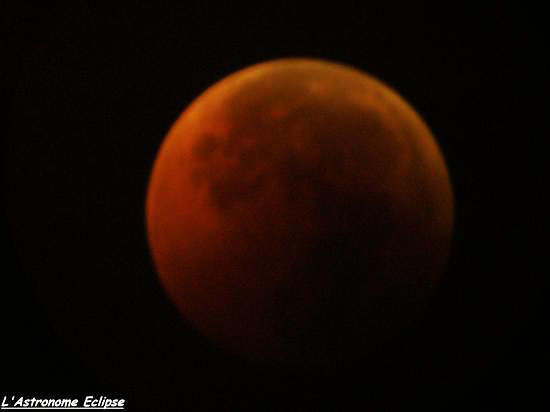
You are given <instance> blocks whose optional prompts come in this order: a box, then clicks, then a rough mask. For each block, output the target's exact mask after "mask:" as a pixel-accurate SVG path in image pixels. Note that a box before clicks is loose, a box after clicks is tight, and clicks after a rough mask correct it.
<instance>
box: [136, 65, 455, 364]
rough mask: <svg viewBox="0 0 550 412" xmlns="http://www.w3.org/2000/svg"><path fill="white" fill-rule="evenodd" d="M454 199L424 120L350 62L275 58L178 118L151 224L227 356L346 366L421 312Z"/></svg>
mask: <svg viewBox="0 0 550 412" xmlns="http://www.w3.org/2000/svg"><path fill="white" fill-rule="evenodd" d="M452 226H453V197H452V190H451V184H450V180H449V175H448V172H447V169H446V165H445V161H444V159H443V157H442V155H441V152H440V150H439V148H438V146H437V144H436V142H435V139H434V137H433V136H432V134H431V132H430V130H429V128H428V126H427V125H426V124H425V123H424V122H423V121H422V119H421V118H420V116H419V115H418V114H417V113H416V112H415V110H414V109H413V108H412V107H411V106H410V105H408V104H407V103H406V102H405V100H404V99H402V98H401V97H400V96H399V95H398V94H397V93H396V92H395V91H393V90H392V89H391V88H389V87H388V86H386V85H385V84H383V83H382V82H381V81H379V80H377V79H375V78H373V77H372V76H370V75H368V74H366V73H363V72H360V71H359V70H356V69H354V68H352V67H349V66H345V65H342V64H337V63H333V62H328V61H323V60H315V59H279V60H274V61H270V62H266V63H261V64H257V65H253V66H251V67H248V68H246V69H243V70H241V71H238V72H236V73H234V74H232V75H230V76H228V77H226V78H224V79H223V80H221V81H219V82H218V83H216V84H215V85H213V86H212V87H210V88H208V90H206V91H205V92H204V93H203V94H202V95H201V96H200V97H198V98H197V99H196V100H195V101H194V102H193V103H192V104H191V105H190V106H189V107H188V108H187V109H186V110H185V111H184V112H183V114H182V115H181V116H180V117H179V119H178V120H177V121H176V123H175V124H174V126H173V127H172V129H171V130H170V132H169V133H168V135H167V137H166V139H165V141H164V142H163V144H162V147H161V149H160V151H159V153H158V156H157V158H156V161H155V164H154V169H153V172H152V175H151V179H150V184H149V189H148V196H147V227H148V235H149V242H150V246H151V250H152V255H153V258H154V262H155V265H156V269H157V271H158V275H159V277H160V280H161V282H162V284H163V286H164V288H165V290H166V292H167V293H168V295H169V296H170V298H171V300H172V302H173V303H174V304H175V305H176V307H177V308H178V310H179V312H180V313H181V314H182V316H183V317H184V318H185V319H186V320H187V321H189V322H190V323H191V324H192V325H194V327H195V328H196V329H197V330H198V331H199V332H200V333H201V334H203V335H204V336H206V337H207V338H209V339H210V340H211V341H212V342H214V343H215V344H217V345H219V346H221V347H222V348H224V349H225V350H227V351H229V352H231V353H237V354H239V355H241V356H243V357H245V358H248V359H251V360H254V361H259V362H265V363H271V364H291V365H294V364H306V365H326V364H331V365H332V364H338V363H341V362H344V361H346V360H349V359H350V358H354V357H357V356H361V355H362V354H364V353H365V351H367V350H368V348H370V347H372V346H373V345H376V344H380V343H381V342H384V341H385V340H386V339H388V338H389V337H391V336H393V335H394V334H395V333H397V332H398V331H400V330H401V329H403V328H404V327H406V326H407V325H409V324H410V323H411V322H412V321H414V319H415V318H416V317H417V316H419V314H420V313H421V309H422V307H423V305H425V304H426V302H427V300H428V299H429V297H430V295H431V293H432V291H433V289H434V287H435V286H436V285H437V282H438V278H439V276H440V274H441V271H442V268H443V266H444V264H445V260H446V257H447V254H448V250H449V243H450V238H451V233H452Z"/></svg>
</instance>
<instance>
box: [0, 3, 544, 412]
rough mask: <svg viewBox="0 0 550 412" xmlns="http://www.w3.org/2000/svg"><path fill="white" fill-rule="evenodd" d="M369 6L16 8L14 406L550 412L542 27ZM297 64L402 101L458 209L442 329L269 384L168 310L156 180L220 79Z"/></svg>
mask: <svg viewBox="0 0 550 412" xmlns="http://www.w3.org/2000/svg"><path fill="white" fill-rule="evenodd" d="M364 3H365V2H363V3H362V6H354V7H351V6H345V5H340V4H338V3H335V4H330V5H325V6H323V5H321V4H316V5H315V7H305V6H302V7H300V6H297V5H296V4H294V5H292V6H287V7H285V6H283V5H279V4H277V5H268V4H258V5H257V6H256V7H255V8H245V7H242V8H238V7H236V6H234V5H226V6H223V7H221V8H220V6H219V5H210V4H209V3H208V2H202V3H200V5H196V6H190V5H187V4H189V3H188V2H181V4H179V5H176V4H175V3H171V2H166V3H163V5H162V6H155V7H153V4H155V3H153V2H151V3H149V5H143V4H142V3H139V4H128V5H122V4H119V5H118V6H116V7H110V8H99V7H92V6H91V5H89V4H87V3H80V2H71V3H66V4H65V3H52V2H36V3H31V2H12V3H9V2H6V3H2V4H3V5H2V8H3V10H2V26H3V32H4V33H5V34H4V35H3V36H2V37H3V42H2V47H3V50H2V54H3V56H4V57H6V58H5V59H4V63H3V67H2V74H3V78H4V79H5V80H6V82H5V83H4V84H3V87H4V96H7V98H8V103H9V105H8V112H7V113H8V119H7V122H5V123H4V135H5V137H6V138H5V158H4V164H5V168H4V177H5V180H4V193H5V195H6V196H5V201H4V206H5V211H6V212H5V214H4V220H3V225H4V227H5V233H6V234H7V235H6V236H5V238H7V240H8V241H7V246H6V248H5V251H6V252H7V259H5V264H4V268H3V269H2V275H1V277H2V279H1V289H0V293H1V300H2V308H1V310H2V312H1V319H0V321H1V322H2V323H1V324H0V328H1V330H2V333H1V334H0V336H1V338H0V339H1V342H2V351H1V352H0V378H1V380H0V397H1V396H4V395H28V396H43V397H62V396H70V397H79V396H80V397H81V396H83V395H84V396H85V395H96V396H99V395H109V396H111V397H114V398H120V397H124V398H126V399H127V403H128V409H130V410H155V411H163V410H172V409H174V410H202V409H215V410H246V409H253V410H280V411H295V410H296V411H298V410H350V409H351V408H352V407H353V408H358V410H382V409H383V410H423V411H427V410H446V411H449V410H457V411H458V410H471V411H493V410H494V411H502V410H529V409H530V408H533V407H537V408H542V409H544V407H546V408H548V406H550V401H549V400H548V395H550V393H549V392H548V387H549V386H548V384H549V383H550V382H549V380H550V379H549V378H548V367H549V366H550V350H549V349H548V347H549V344H550V339H549V338H548V334H547V327H548V314H549V306H548V303H547V300H548V297H549V288H548V280H546V279H545V275H547V269H546V271H545V269H544V268H543V266H542V259H540V251H541V250H542V248H543V247H544V242H543V241H542V240H539V239H541V238H543V237H542V236H541V235H542V234H543V229H542V227H543V225H542V220H541V218H542V215H541V214H540V213H539V212H540V205H541V203H542V201H543V195H542V194H543V193H544V192H545V191H547V189H546V188H545V186H544V179H543V176H542V174H541V173H540V172H538V171H537V168H538V165H539V163H537V161H535V158H536V157H537V153H538V152H540V147H539V144H540V142H541V141H542V139H543V135H542V133H541V132H540V131H539V130H538V129H539V127H540V125H541V121H540V119H539V118H537V117H536V116H535V115H534V112H535V111H534V108H533V106H534V101H533V99H532V96H531V94H536V90H537V86H538V84H537V78H536V76H535V73H534V70H533V69H532V67H534V66H536V62H535V59H534V57H533V56H535V55H534V54H532V53H531V50H532V47H530V46H533V44H534V42H535V41H536V40H537V38H536V36H535V29H536V24H535V23H534V21H533V20H532V14H530V13H529V12H526V11H524V10H516V9H510V10H506V9H503V8H502V6H499V8H495V9H484V10H482V9H480V8H479V7H477V8H466V7H463V8H450V7H445V8H444V7H441V8H440V9H435V10H434V9H428V8H422V7H421V6H418V5H415V7H414V8H413V7H410V8H408V9H407V8H405V9H404V8H403V7H402V5H400V4H391V5H389V6H388V7H385V8H384V7H380V6H375V5H370V4H369V3H368V2H367V3H366V4H364ZM533 13H534V12H533ZM287 56H309V57H320V58H326V59H330V60H336V61H340V62H344V63H348V64H351V65H353V66H355V67H358V68H360V69H362V70H364V71H367V72H369V73H372V74H374V75H375V76H377V77H379V78H380V79H382V80H383V81H385V82H386V83H388V84H389V85H391V86H392V87H394V88H395V89H396V90H398V91H399V92H400V93H401V94H402V95H403V96H404V97H405V98H406V99H407V100H408V101H409V102H410V103H411V104H412V105H413V106H414V107H415V108H417V110H418V111H419V113H420V114H421V115H422V116H423V117H424V119H425V120H426V122H427V123H428V124H429V125H430V127H431V128H432V130H433V132H434V135H435V136H436V137H437V139H438V142H439V143H440V146H441V148H442V150H443V153H444V155H445V157H446V159H447V161H448V166H449V170H450V174H451V178H452V182H453V186H454V191H455V197H456V230H455V237H454V239H453V248H452V252H451V257H450V260H449V265H448V270H447V272H446V273H445V274H444V277H443V281H442V284H441V286H440V288H439V289H438V290H437V293H436V295H435V297H434V300H433V302H432V303H431V306H430V308H429V310H428V312H427V313H426V315H425V317H424V318H422V319H421V320H420V321H419V323H418V324H417V325H416V326H415V328H413V330H411V331H407V332H406V333H404V334H403V335H402V336H400V337H399V338H398V339H396V340H395V341H393V342H390V343H389V344H388V346H387V347H385V348H381V349H379V351H378V352H376V353H374V354H371V355H369V356H368V357H366V358H365V359H363V360H358V361H357V362H356V363H354V364H353V365H347V366H345V367H342V368H340V369H337V370H330V371H327V370H321V371H289V370H275V369H268V368H261V367H257V366H254V365H248V364H245V363H243V362H242V361H240V360H239V359H233V358H231V357H229V356H228V355H225V354H223V353H220V352H219V351H217V350H216V348H213V347H210V346H209V344H208V343H207V342H205V341H203V340H202V338H200V337H198V336H196V335H195V334H194V333H193V331H192V330H190V329H189V327H188V326H187V325H186V324H185V323H184V322H182V320H181V319H180V318H179V315H178V314H177V313H176V312H175V309H174V308H173V307H172V306H171V305H170V303H169V302H168V301H167V299H166V298H165V296H164V294H163V292H162V290H161V288H160V286H159V284H158V283H157V280H156V276H155V274H154V271H153V268H152V265H151V261H150V257H149V254H148V248H147V241H146V236H145V229H144V199H145V193H146V185H147V180H148V176H149V171H150V168H151V165H152V162H153V160H154V158H155V154H156V151H157V149H158V147H159V145H160V143H161V141H162V139H163V137H164V135H165V134H166V132H167V130H168V129H169V127H170V126H171V124H172V122H173V121H174V120H175V119H176V118H177V116H178V115H179V113H180V112H181V111H182V110H183V109H184V108H185V106H186V105H187V104H189V103H190V102H191V101H192V100H193V99H194V98H195V97H196V96H197V95H198V94H199V93H201V92H202V91H203V90H204V89H205V88H207V87H208V86H209V85H211V84H212V83H213V82H215V81H217V80H219V79H221V78H222V77H224V76H225V75H227V74H229V73H231V72H233V71H235V70H237V69H240V68H243V67H245V66H247V65H249V64H253V63H257V62H259V61H263V60H268V59H271V58H276V57H287ZM534 92H535V93H534ZM537 119H539V120H537ZM542 409H539V410H542Z"/></svg>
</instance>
